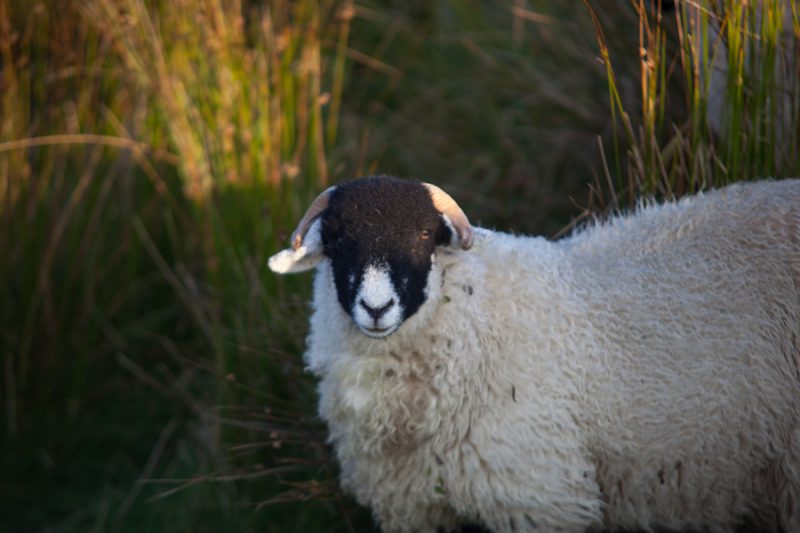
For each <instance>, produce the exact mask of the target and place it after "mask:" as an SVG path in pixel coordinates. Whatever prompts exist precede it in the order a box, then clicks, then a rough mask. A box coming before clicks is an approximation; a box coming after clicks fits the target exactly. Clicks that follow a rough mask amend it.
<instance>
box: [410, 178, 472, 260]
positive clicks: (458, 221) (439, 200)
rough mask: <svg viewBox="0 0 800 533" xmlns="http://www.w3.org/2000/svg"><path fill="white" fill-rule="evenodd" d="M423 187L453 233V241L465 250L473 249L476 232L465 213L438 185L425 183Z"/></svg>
mask: <svg viewBox="0 0 800 533" xmlns="http://www.w3.org/2000/svg"><path fill="white" fill-rule="evenodd" d="M423 185H424V186H425V187H426V188H427V189H428V192H429V193H430V195H431V200H432V201H433V205H434V207H436V209H437V210H438V211H439V213H441V214H442V219H443V220H444V222H445V224H446V225H447V227H448V229H450V231H451V232H452V234H453V236H452V237H453V238H452V240H453V241H456V244H458V245H460V246H461V248H462V249H464V250H469V249H470V248H472V242H473V241H474V239H475V231H474V230H473V229H472V225H470V223H469V220H468V219H467V215H465V214H464V211H462V210H461V208H460V207H459V206H458V204H457V203H456V201H455V200H453V198H452V197H451V196H450V195H449V194H447V193H446V192H444V191H443V190H442V189H440V188H439V187H437V186H436V185H431V184H430V183H423ZM451 244H452V243H451Z"/></svg>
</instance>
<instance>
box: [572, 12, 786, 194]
mask: <svg viewBox="0 0 800 533" xmlns="http://www.w3.org/2000/svg"><path fill="white" fill-rule="evenodd" d="M654 4H655V5H654ZM587 5H588V4H587ZM633 6H634V9H635V10H636V12H637V16H638V20H639V36H640V42H639V57H640V60H639V68H640V85H639V88H640V93H639V102H640V105H641V108H640V109H639V110H634V111H632V110H631V109H630V108H629V107H628V106H626V104H625V102H624V101H623V97H622V96H621V88H620V84H619V83H618V78H617V75H616V72H615V69H614V66H613V58H612V57H611V54H610V53H609V46H608V38H607V37H606V35H605V34H604V32H603V28H602V24H601V23H600V21H599V20H598V19H597V18H596V17H595V28H596V35H597V38H598V42H599V44H600V50H601V55H602V58H603V61H604V64H605V65H606V68H607V79H608V89H609V95H610V98H611V110H612V118H613V120H614V124H615V127H617V128H619V129H618V134H617V135H616V139H619V140H621V141H622V143H621V144H620V143H616V144H615V145H614V147H613V149H612V150H611V151H610V155H611V157H612V158H613V162H614V164H612V165H610V166H607V167H606V170H605V173H606V176H607V179H608V182H609V183H612V184H614V185H613V187H612V188H615V189H617V190H618V191H619V192H621V193H622V194H621V199H622V200H620V197H617V198H615V200H617V207H620V206H621V205H630V204H631V203H632V201H633V200H634V199H635V198H637V197H638V196H640V195H650V196H653V195H655V196H662V197H665V196H666V197H674V196H680V195H683V194H686V193H691V192H695V191H698V190H702V189H704V188H708V187H712V186H720V185H724V184H727V183H730V182H733V181H739V180H749V179H758V178H763V177H776V178H777V177H786V176H797V175H798V174H800V148H798V147H800V106H798V104H797V102H798V101H800V81H799V80H800V76H798V70H797V57H798V53H799V52H800V23H799V19H798V11H797V6H796V5H795V3H794V2H786V1H784V0H764V1H763V2H738V1H728V0H725V1H722V2H708V3H705V2H681V3H679V8H678V9H676V10H675V11H674V14H667V13H665V12H664V11H662V7H661V2H645V1H642V0H640V1H634V2H633ZM589 9H590V11H591V10H592V8H591V6H589ZM676 79H677V81H678V83H679V85H678V89H677V90H674V89H671V88H670V84H671V83H674V82H675V81H676ZM676 107H677V108H680V111H679V112H678V113H677V115H676V114H675V112H674V111H670V108H676ZM670 113H673V115H672V116H670ZM676 116H677V118H676ZM622 147H624V149H625V150H626V152H625V153H623V152H622V150H623V148H622Z"/></svg>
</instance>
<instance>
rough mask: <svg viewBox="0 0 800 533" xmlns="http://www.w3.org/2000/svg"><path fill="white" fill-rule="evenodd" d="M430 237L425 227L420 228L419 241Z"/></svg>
mask: <svg viewBox="0 0 800 533" xmlns="http://www.w3.org/2000/svg"><path fill="white" fill-rule="evenodd" d="M430 237H431V232H430V231H428V230H426V229H424V230H422V233H420V234H419V239H420V240H421V241H427V240H428V239H430Z"/></svg>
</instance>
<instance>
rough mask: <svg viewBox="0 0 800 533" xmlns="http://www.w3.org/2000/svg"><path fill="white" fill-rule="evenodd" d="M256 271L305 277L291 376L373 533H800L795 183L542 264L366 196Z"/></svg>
mask: <svg viewBox="0 0 800 533" xmlns="http://www.w3.org/2000/svg"><path fill="white" fill-rule="evenodd" d="M269 266H270V268H271V269H272V270H273V271H275V272H278V273H287V272H298V271H303V270H308V269H311V268H313V267H316V275H315V277H314V288H313V304H312V307H313V313H312V316H311V319H310V326H311V329H310V333H309V337H308V339H307V342H308V349H307V352H306V354H305V362H306V364H307V366H308V369H309V370H310V371H311V372H313V373H314V374H316V376H318V377H319V389H318V390H319V415H320V416H321V418H322V419H324V420H325V421H326V422H327V425H328V430H329V439H330V442H331V443H332V446H333V448H334V449H335V453H336V456H337V459H338V461H339V463H340V466H341V476H340V477H341V484H342V486H343V488H344V489H345V490H347V491H349V492H350V493H352V494H353V495H355V497H356V499H357V500H358V501H359V502H360V503H361V504H363V505H365V506H368V507H370V508H371V509H372V511H373V514H374V516H375V518H376V519H377V521H378V523H379V524H380V526H381V527H382V529H383V530H385V531H451V530H453V529H456V528H458V527H459V526H460V525H462V524H465V523H472V524H480V525H481V526H483V527H486V528H489V529H490V530H492V531H496V532H511V531H517V532H518V531H534V530H535V531H586V530H598V529H605V528H608V529H616V528H625V529H636V528H644V529H647V530H650V529H652V528H654V529H660V528H666V529H697V530H705V529H707V530H709V531H721V532H724V531H734V530H735V529H736V528H738V527H740V526H741V525H742V524H744V523H749V524H756V526H755V527H757V528H759V529H757V530H759V531H780V530H782V531H785V532H789V531H792V532H793V531H800V180H785V181H763V182H754V183H747V184H736V185H732V186H728V187H725V188H722V189H718V190H714V191H710V192H707V193H704V194H699V195H696V196H693V197H688V198H684V199H682V200H680V201H675V202H667V203H663V204H656V203H652V202H650V203H643V204H641V205H640V206H639V207H638V208H637V209H636V210H635V211H634V212H632V213H629V214H627V215H624V216H617V217H615V218H612V219H611V220H609V221H607V222H605V223H599V222H598V223H593V224H592V225H590V226H588V227H585V228H583V229H581V230H579V231H577V233H575V234H574V235H572V236H570V237H568V238H565V239H562V240H558V241H549V240H547V239H544V238H542V237H528V236H515V235H511V234H507V233H502V232H497V231H492V230H488V229H484V228H479V227H473V226H471V225H470V223H469V221H468V219H467V217H466V215H465V214H464V212H463V211H462V210H461V208H460V207H459V206H458V204H457V203H456V202H455V201H454V200H453V199H452V198H451V197H450V196H449V195H447V194H446V193H445V192H444V191H442V190H441V189H439V188H438V187H436V186H433V185H430V184H426V183H420V182H416V181H410V180H400V179H397V178H392V177H385V176H379V177H367V178H363V179H359V180H354V181H351V182H347V183H344V184H341V185H337V186H334V187H331V188H329V189H328V190H326V191H324V192H323V193H322V194H320V196H319V197H318V198H317V199H316V200H315V201H314V202H313V203H312V205H311V206H310V207H309V209H308V212H307V213H306V214H305V216H304V217H303V218H302V220H301V221H300V223H299V225H298V228H297V230H296V231H295V232H294V234H293V236H292V245H291V247H290V248H288V249H286V250H283V251H281V252H280V253H278V254H276V255H275V256H273V257H272V258H271V259H270V261H269Z"/></svg>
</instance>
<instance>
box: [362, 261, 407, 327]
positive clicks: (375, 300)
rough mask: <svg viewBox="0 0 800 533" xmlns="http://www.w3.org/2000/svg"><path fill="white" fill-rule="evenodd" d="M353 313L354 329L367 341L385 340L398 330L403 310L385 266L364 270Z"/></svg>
mask: <svg viewBox="0 0 800 533" xmlns="http://www.w3.org/2000/svg"><path fill="white" fill-rule="evenodd" d="M352 311H353V312H352V315H353V320H354V321H355V323H356V325H357V326H358V327H359V328H360V329H361V331H362V332H364V334H365V335H368V336H370V337H376V338H380V337H386V336H387V335H389V334H391V333H393V332H394V331H395V330H396V329H397V328H398V327H399V326H400V322H401V321H402V320H403V308H402V306H401V305H400V297H399V295H398V294H397V291H396V290H395V288H394V285H393V284H392V279H391V276H390V275H389V267H388V266H385V265H381V266H375V265H370V266H368V267H367V269H366V271H364V277H363V279H362V280H361V285H360V286H359V287H358V290H357V291H356V298H355V301H354V302H353V310H352Z"/></svg>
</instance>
